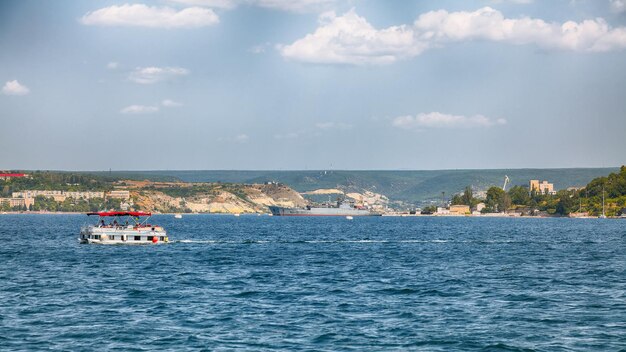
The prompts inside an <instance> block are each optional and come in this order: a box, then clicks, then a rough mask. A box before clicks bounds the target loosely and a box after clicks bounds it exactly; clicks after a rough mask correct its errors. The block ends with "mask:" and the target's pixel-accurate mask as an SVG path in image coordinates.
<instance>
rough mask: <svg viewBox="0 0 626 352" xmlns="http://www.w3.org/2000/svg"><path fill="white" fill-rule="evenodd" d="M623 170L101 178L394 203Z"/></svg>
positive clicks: (576, 180)
mask: <svg viewBox="0 0 626 352" xmlns="http://www.w3.org/2000/svg"><path fill="white" fill-rule="evenodd" d="M617 171H619V168H617V167H611V168H570V169H490V170H422V171H417V170H416V171H409V170H407V171H388V170H373V171H352V170H332V171H320V170H317V171H254V170H252V171H240V170H214V171H212V170H198V171H191V170H190V171H113V172H111V173H109V172H106V173H105V172H100V173H95V174H100V175H105V174H106V175H108V176H111V177H123V178H131V179H151V180H172V179H176V180H181V181H186V182H227V183H263V182H268V181H275V182H280V183H284V184H286V185H288V186H290V187H292V188H294V189H295V190H297V191H299V192H305V191H311V190H315V189H320V188H340V189H343V190H345V191H357V192H360V191H364V190H370V191H373V192H376V193H381V194H384V195H386V196H387V197H389V198H390V199H391V200H394V201H403V202H407V203H414V204H423V203H428V202H430V201H432V200H438V199H441V192H445V193H446V195H447V197H451V196H452V195H453V194H455V193H459V192H462V191H463V189H464V188H465V186H467V185H471V186H472V187H473V188H474V189H475V190H486V189H487V188H489V187H490V186H502V183H503V181H504V175H508V176H509V178H510V179H511V183H510V185H511V186H514V185H522V186H523V185H528V181H529V180H530V179H539V180H548V181H549V182H552V183H554V186H555V188H556V189H557V190H558V189H565V188H568V187H583V186H585V185H586V184H587V183H589V182H590V181H591V180H592V179H594V178H596V177H599V176H606V175H607V174H609V173H611V172H617Z"/></svg>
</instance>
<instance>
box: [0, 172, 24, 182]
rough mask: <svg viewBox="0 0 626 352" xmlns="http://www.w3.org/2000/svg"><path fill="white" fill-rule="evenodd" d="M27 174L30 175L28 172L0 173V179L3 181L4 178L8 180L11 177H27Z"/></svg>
mask: <svg viewBox="0 0 626 352" xmlns="http://www.w3.org/2000/svg"><path fill="white" fill-rule="evenodd" d="M29 176H30V175H28V174H17V173H14V174H11V173H0V180H5V181H6V180H10V179H12V178H13V177H29Z"/></svg>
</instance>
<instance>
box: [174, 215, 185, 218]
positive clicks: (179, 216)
mask: <svg viewBox="0 0 626 352" xmlns="http://www.w3.org/2000/svg"><path fill="white" fill-rule="evenodd" d="M174 218H176V219H182V218H183V215H182V214H176V215H174Z"/></svg>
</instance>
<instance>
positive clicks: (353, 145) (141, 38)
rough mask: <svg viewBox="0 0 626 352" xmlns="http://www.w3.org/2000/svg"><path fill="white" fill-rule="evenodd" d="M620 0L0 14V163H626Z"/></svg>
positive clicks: (193, 2)
mask: <svg viewBox="0 0 626 352" xmlns="http://www.w3.org/2000/svg"><path fill="white" fill-rule="evenodd" d="M625 136H626V0H554V1H539V0H534V1H533V0H469V1H468V0H465V1H446V0H440V1H424V0H422V1H419V0H415V1H410V0H406V1H388V0H291V1H287V0H160V1H137V2H135V1H108V0H107V1H80V0H75V1H73V0H62V1H36V0H35V1H31V0H15V1H11V0H5V1H2V2H0V169H6V170H12V169H29V170H32V169H53V170H109V169H112V170H164V169H172V170H173V169H177V170H203V169H210V170H217V169H220V170H221V169H243V170H313V169H316V170H317V169H322V170H326V169H366V170H370V169H392V170H396V169H399V170H407V169H410V170H422V169H480V168H535V167H536V168H559V167H609V166H619V165H622V164H625V163H626V154H625V153H624V152H625V151H626V137H625Z"/></svg>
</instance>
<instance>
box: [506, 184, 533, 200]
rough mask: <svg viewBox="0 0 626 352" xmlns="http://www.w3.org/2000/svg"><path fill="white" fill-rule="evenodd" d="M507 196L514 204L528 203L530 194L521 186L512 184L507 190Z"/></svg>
mask: <svg viewBox="0 0 626 352" xmlns="http://www.w3.org/2000/svg"><path fill="white" fill-rule="evenodd" d="M509 197H510V198H511V203H513V204H515V205H530V196H529V195H528V190H527V189H526V188H524V187H521V186H513V187H512V188H511V189H510V190H509Z"/></svg>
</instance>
